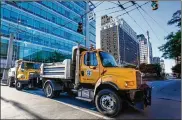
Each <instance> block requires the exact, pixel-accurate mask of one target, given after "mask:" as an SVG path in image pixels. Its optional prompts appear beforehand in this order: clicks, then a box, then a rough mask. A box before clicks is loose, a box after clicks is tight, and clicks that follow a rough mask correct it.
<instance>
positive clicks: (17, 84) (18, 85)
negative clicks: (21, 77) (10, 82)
mask: <svg viewBox="0 0 182 120" xmlns="http://www.w3.org/2000/svg"><path fill="white" fill-rule="evenodd" d="M15 86H16V89H17V90H22V89H23V84H22V83H21V82H20V81H17V82H16V85H15Z"/></svg>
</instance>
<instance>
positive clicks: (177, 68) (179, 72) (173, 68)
mask: <svg viewBox="0 0 182 120" xmlns="http://www.w3.org/2000/svg"><path fill="white" fill-rule="evenodd" d="M172 71H173V72H174V73H178V78H180V76H181V64H176V65H175V66H173V67H172Z"/></svg>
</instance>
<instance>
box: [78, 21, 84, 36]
mask: <svg viewBox="0 0 182 120" xmlns="http://www.w3.org/2000/svg"><path fill="white" fill-rule="evenodd" d="M77 32H78V33H80V34H83V25H82V23H81V22H79V23H78V29H77Z"/></svg>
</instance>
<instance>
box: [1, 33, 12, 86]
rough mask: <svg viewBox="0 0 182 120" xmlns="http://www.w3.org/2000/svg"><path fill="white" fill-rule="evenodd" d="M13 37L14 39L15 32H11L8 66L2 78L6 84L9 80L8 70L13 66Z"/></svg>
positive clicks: (2, 81)
mask: <svg viewBox="0 0 182 120" xmlns="http://www.w3.org/2000/svg"><path fill="white" fill-rule="evenodd" d="M13 39H14V35H13V33H11V34H10V40H9V44H8V52H7V60H6V66H5V69H4V71H3V77H2V79H1V83H4V84H7V80H8V70H9V68H11V64H12V56H13Z"/></svg>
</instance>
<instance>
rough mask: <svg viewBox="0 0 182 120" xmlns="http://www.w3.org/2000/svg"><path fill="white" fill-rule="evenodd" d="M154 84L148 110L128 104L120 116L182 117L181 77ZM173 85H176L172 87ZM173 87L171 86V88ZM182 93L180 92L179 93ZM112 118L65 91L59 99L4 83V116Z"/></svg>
mask: <svg viewBox="0 0 182 120" xmlns="http://www.w3.org/2000/svg"><path fill="white" fill-rule="evenodd" d="M148 84H149V85H151V86H152V87H153V93H152V95H153V96H152V106H151V107H148V108H146V109H145V110H144V111H138V110H134V109H133V108H128V109H126V110H124V111H121V113H120V115H119V116H118V117H117V118H119V119H165V118H167V119H180V118H181V114H180V113H181V99H180V98H181V96H179V95H181V92H180V91H181V86H179V85H181V80H178V81H174V80H172V81H157V82H149V83H148ZM171 86H172V87H171ZM169 89H170V90H169ZM179 93H180V94H179ZM32 118H37V119H109V118H108V117H105V116H102V115H101V114H100V113H99V112H98V111H97V110H96V108H95V106H94V105H93V104H90V103H87V102H84V101H80V100H77V99H74V98H71V97H69V96H67V95H65V94H63V95H61V96H60V97H59V98H57V99H49V98H46V97H45V96H44V93H43V91H42V90H41V89H37V90H24V91H17V90H16V89H15V88H9V87H7V86H1V119H32Z"/></svg>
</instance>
